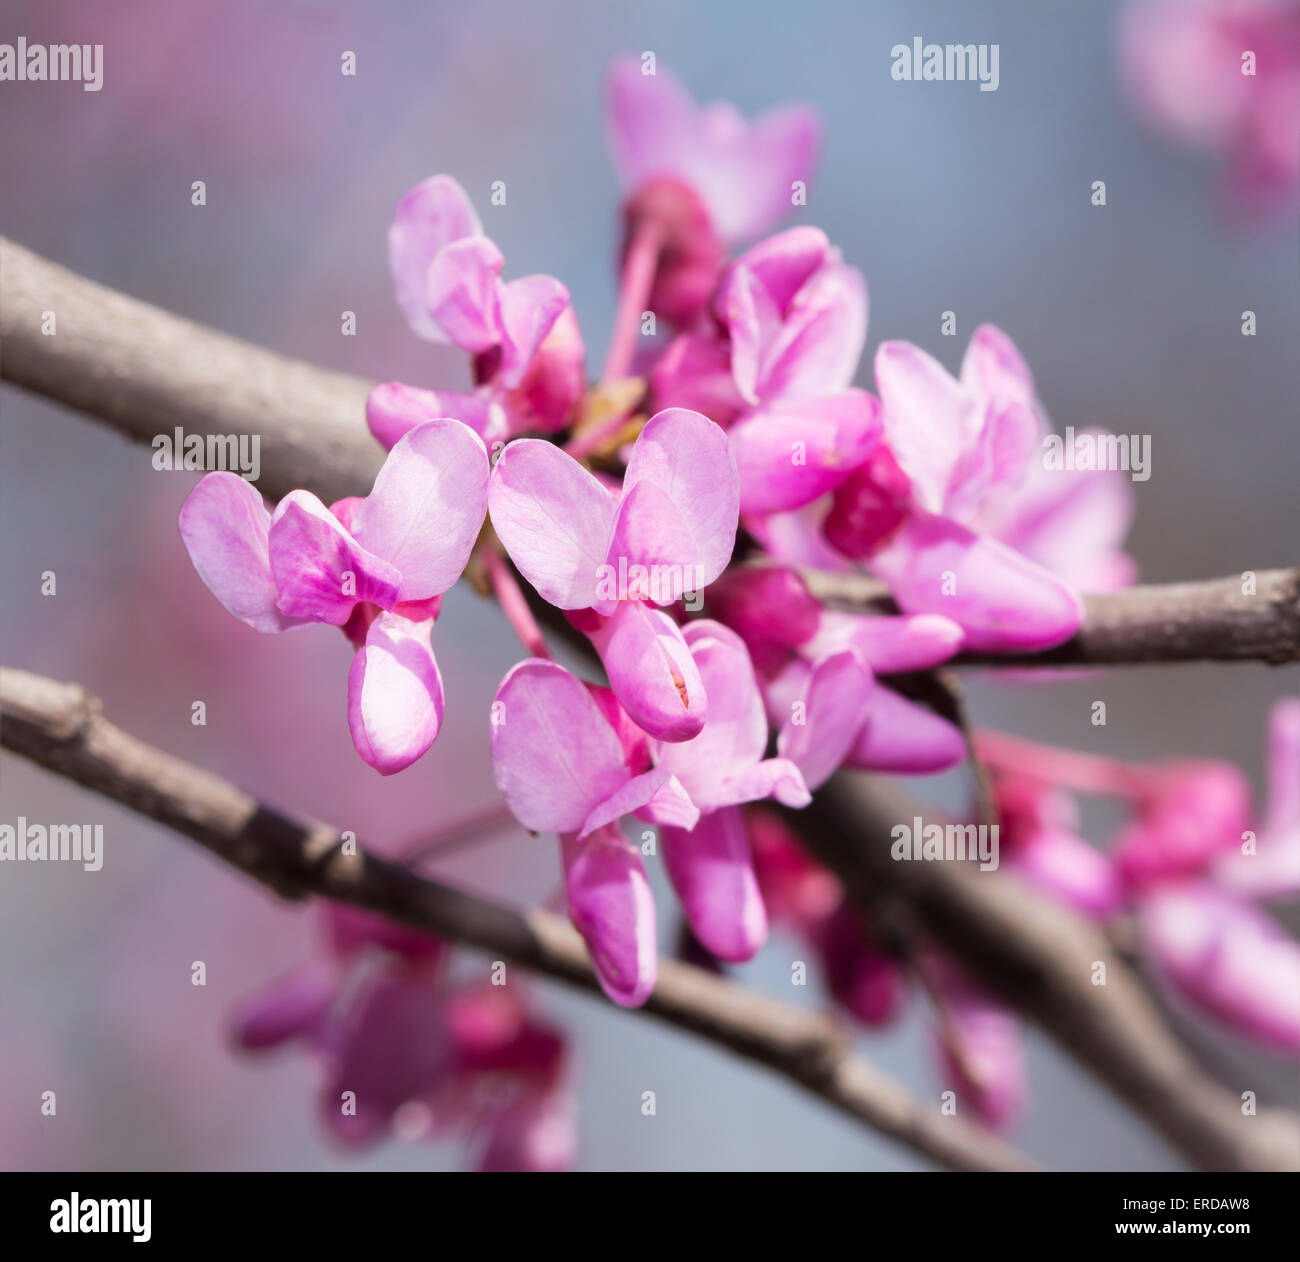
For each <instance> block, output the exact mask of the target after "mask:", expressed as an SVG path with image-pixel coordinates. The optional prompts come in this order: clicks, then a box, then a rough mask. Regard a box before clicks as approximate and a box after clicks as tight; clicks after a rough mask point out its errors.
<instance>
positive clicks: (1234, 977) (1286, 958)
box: [1139, 883, 1300, 1056]
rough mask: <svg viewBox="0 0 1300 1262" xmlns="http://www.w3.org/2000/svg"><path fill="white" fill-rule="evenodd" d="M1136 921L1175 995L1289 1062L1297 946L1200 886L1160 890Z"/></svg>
mask: <svg viewBox="0 0 1300 1262" xmlns="http://www.w3.org/2000/svg"><path fill="white" fill-rule="evenodd" d="M1139 914H1140V919H1141V925H1142V933H1143V942H1144V945H1145V947H1146V949H1147V950H1148V951H1150V952H1151V954H1152V955H1153V956H1154V958H1155V960H1156V962H1157V964H1158V965H1159V967H1160V969H1161V970H1162V972H1163V973H1164V974H1165V976H1166V977H1168V979H1169V980H1170V981H1171V982H1173V984H1174V985H1175V986H1177V988H1178V989H1179V991H1180V992H1181V993H1182V994H1184V995H1185V996H1186V997H1187V998H1188V999H1190V1000H1191V1001H1192V1002H1193V1003H1194V1004H1196V1006H1197V1007H1199V1008H1201V1009H1202V1010H1203V1011H1205V1012H1207V1013H1209V1014H1210V1015H1211V1016H1212V1017H1216V1018H1217V1019H1218V1020H1220V1021H1223V1022H1224V1023H1226V1024H1227V1025H1229V1026H1230V1027H1231V1028H1232V1029H1234V1030H1236V1031H1237V1033H1239V1034H1241V1035H1244V1036H1245V1037H1246V1038H1249V1039H1251V1040H1252V1041H1254V1042H1256V1043H1260V1044H1263V1045H1264V1046H1265V1047H1271V1048H1275V1049H1276V1050H1278V1051H1280V1052H1286V1053H1289V1054H1290V1055H1292V1056H1294V1055H1295V1052H1296V1047H1297V1046H1298V1045H1300V946H1298V945H1297V944H1296V942H1295V940H1294V939H1293V938H1291V937H1290V936H1289V935H1288V934H1287V933H1286V932H1285V931H1284V930H1283V929H1282V928H1281V927H1280V926H1279V925H1278V924H1277V923H1276V922H1274V921H1273V920H1271V919H1270V918H1269V917H1268V916H1265V915H1263V914H1262V913H1260V912H1258V911H1256V910H1255V909H1254V908H1253V907H1252V906H1251V905H1250V904H1249V903H1246V902H1242V901H1239V900H1237V899H1236V898H1233V897H1232V896H1230V895H1227V894H1224V893H1222V892H1220V891H1218V890H1216V889H1215V888H1214V887H1213V886H1211V885H1208V884H1200V883H1198V884H1189V885H1176V886H1172V887H1161V888H1159V889H1158V890H1157V891H1156V892H1155V893H1154V894H1153V895H1152V896H1151V897H1149V898H1147V899H1144V900H1143V901H1142V902H1141V903H1140V904H1139Z"/></svg>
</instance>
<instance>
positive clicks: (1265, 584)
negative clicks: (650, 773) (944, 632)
mask: <svg viewBox="0 0 1300 1262" xmlns="http://www.w3.org/2000/svg"><path fill="white" fill-rule="evenodd" d="M803 576H804V580H805V581H806V582H807V584H808V587H809V589H810V590H811V591H812V593H813V594H814V595H815V596H817V597H819V598H820V599H822V600H824V601H826V602H827V603H829V604H832V605H834V606H836V607H837V608H841V609H856V610H864V611H871V612H879V611H881V610H893V609H894V608H896V606H894V605H893V602H892V601H890V600H889V596H888V592H887V590H886V589H884V588H883V587H882V585H881V584H880V583H879V582H878V581H877V580H876V579H873V578H871V577H869V576H867V575H865V574H856V573H855V574H833V573H830V572H827V571H824V570H816V571H809V570H804V571H803ZM1245 586H1246V580H1245V575H1244V574H1231V575H1229V576H1228V577H1227V578H1214V579H1207V580H1204V581H1201V582H1195V583H1160V584H1153V585H1148V586H1145V587H1129V588H1125V589H1124V590H1122V591H1115V592H1101V593H1096V594H1093V595H1090V596H1086V597H1085V598H1084V605H1085V607H1086V609H1087V615H1086V617H1085V619H1084V623H1083V626H1082V627H1080V628H1079V631H1078V632H1077V634H1076V635H1074V636H1073V638H1071V639H1069V640H1067V641H1066V642H1065V643H1064V644H1060V645H1057V647H1056V648H1054V649H1048V650H1047V651H1046V652H1042V653H1032V654H1026V655H1023V656H1021V655H1017V656H1014V657H1013V656H1008V655H1006V654H995V653H962V654H959V655H958V656H957V657H955V658H954V659H953V662H952V664H953V665H954V666H1007V665H1029V666H1121V665H1135V664H1138V663H1143V662H1237V661H1246V660H1256V661H1261V662H1268V663H1270V664H1272V665H1279V664H1281V663H1283V662H1296V661H1300V568H1297V569H1287V570H1260V571H1258V572H1256V573H1255V574H1254V585H1253V588H1252V589H1251V591H1252V594H1250V595H1246V594H1245V592H1244V591H1243V588H1244V587H1245Z"/></svg>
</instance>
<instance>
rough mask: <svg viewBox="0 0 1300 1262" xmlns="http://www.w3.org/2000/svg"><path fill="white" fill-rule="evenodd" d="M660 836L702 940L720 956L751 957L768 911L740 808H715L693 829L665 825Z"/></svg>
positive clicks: (763, 938)
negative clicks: (686, 830)
mask: <svg viewBox="0 0 1300 1262" xmlns="http://www.w3.org/2000/svg"><path fill="white" fill-rule="evenodd" d="M661 837H662V842H663V856H664V863H665V865H666V866H667V868H668V877H669V880H671V881H672V883H673V889H674V890H676V891H677V897H678V899H680V900H681V904H682V909H683V910H684V911H685V912H686V919H687V920H688V921H689V922H690V926H691V929H692V930H693V932H694V933H695V936H696V938H698V939H699V941H700V943H701V945H703V946H704V948H705V949H706V950H708V951H709V952H711V953H712V954H713V955H714V956H716V957H717V958H718V959H720V960H730V961H732V962H733V963H740V962H742V961H744V960H748V959H752V958H753V956H754V954H755V952H756V951H757V950H758V948H759V947H761V946H762V945H763V943H764V942H765V941H766V940H767V911H766V909H765V907H764V905H763V896H762V893H761V892H760V891H759V888H758V878H757V877H756V876H755V875H754V861H753V857H752V856H751V854H750V851H749V841H748V839H747V838H746V836H745V823H744V820H743V818H742V817H741V814H740V811H739V810H738V809H737V808H736V807H734V806H728V807H724V808H723V809H722V810H719V811H711V812H709V813H707V814H705V815H703V816H701V818H700V822H699V823H698V824H696V826H695V828H694V829H693V830H692V831H690V832H685V831H683V830H682V829H680V828H665V829H664V830H663V832H662V835H661Z"/></svg>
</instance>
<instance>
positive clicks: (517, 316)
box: [500, 275, 569, 390]
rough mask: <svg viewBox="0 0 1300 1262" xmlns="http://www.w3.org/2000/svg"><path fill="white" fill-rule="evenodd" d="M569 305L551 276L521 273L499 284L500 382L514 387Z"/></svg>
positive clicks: (509, 388) (558, 283)
mask: <svg viewBox="0 0 1300 1262" xmlns="http://www.w3.org/2000/svg"><path fill="white" fill-rule="evenodd" d="M568 305H569V291H568V290H567V289H566V288H565V287H564V286H563V285H562V284H561V283H560V282H559V281H558V280H556V279H555V277H554V276H541V275H538V276H521V277H519V279H518V280H512V281H510V283H509V284H506V285H502V286H501V331H502V338H501V370H500V371H501V383H502V384H503V385H504V386H505V387H506V388H507V389H508V390H513V389H515V388H516V387H517V386H518V385H519V383H520V382H521V381H523V379H524V374H525V373H526V372H527V371H528V368H529V366H530V365H531V364H532V362H533V357H534V356H535V355H536V354H537V351H538V349H539V348H540V347H541V345H542V343H543V342H544V341H546V339H547V337H548V336H549V335H550V332H551V330H552V329H553V328H554V327H555V322H556V321H557V320H558V319H559V318H560V316H561V315H563V314H564V309H565V308H566V307H567V306H568Z"/></svg>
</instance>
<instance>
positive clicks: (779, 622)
mask: <svg viewBox="0 0 1300 1262" xmlns="http://www.w3.org/2000/svg"><path fill="white" fill-rule="evenodd" d="M709 606H710V608H711V609H712V610H713V612H714V613H715V614H717V616H718V617H719V619H720V620H721V621H723V622H725V623H727V624H729V625H730V626H732V627H733V628H734V629H735V630H736V631H737V632H739V634H740V635H741V637H742V638H743V639H744V640H745V643H746V644H747V645H748V647H749V650H750V653H751V655H752V657H753V659H754V662H755V665H756V667H757V669H758V671H759V675H760V678H761V680H762V683H763V691H764V696H765V699H766V702H767V710H768V715H769V717H770V718H771V720H772V722H773V723H774V724H776V725H778V726H779V728H780V734H779V736H778V738H777V751H778V752H779V753H780V754H781V755H782V756H783V757H785V758H789V759H790V760H792V761H793V762H794V763H795V764H796V765H797V766H798V767H799V769H800V771H802V772H803V776H804V780H805V781H806V783H807V785H808V787H809V788H810V789H815V788H817V787H818V786H820V785H821V784H822V783H824V782H825V781H826V779H827V778H829V776H830V775H831V773H832V772H833V771H835V770H836V768H837V767H839V766H841V765H842V764H844V765H848V766H850V767H860V768H864V769H869V770H875V771H892V772H897V773H903V774H926V773H930V772H935V771H941V770H944V769H945V768H947V767H951V766H953V765H954V764H956V763H958V762H960V761H961V760H962V759H963V758H964V757H965V753H966V750H965V742H964V740H963V738H962V735H961V733H960V732H959V731H958V730H957V729H956V728H955V727H954V726H953V725H952V724H951V723H949V722H948V721H947V720H946V719H942V718H940V717H939V716H938V715H936V714H934V713H933V712H932V711H930V710H928V709H925V708H924V707H922V706H919V705H916V704H914V703H913V702H911V701H909V700H907V699H906V698H905V697H903V696H901V695H900V694H899V693H897V692H895V691H894V690H893V689H892V688H888V687H884V686H878V685H877V684H876V683H875V672H876V671H879V672H880V673H882V674H892V673H898V672H905V671H915V670H927V669H929V668H931V667H933V666H937V665H939V664H940V663H941V662H944V661H946V660H947V659H948V658H949V657H951V656H952V655H953V654H954V653H955V652H956V651H957V649H958V648H959V647H960V646H961V642H962V633H961V629H960V628H959V627H958V626H957V625H956V624H955V623H952V622H950V621H948V619H946V618H942V617H939V616H937V615H934V614H922V615H918V616H915V617H888V616H883V615H882V616H874V615H858V614H848V613H840V612H837V611H833V610H827V609H823V608H822V606H821V604H820V602H818V601H817V600H816V599H815V598H814V597H813V595H812V593H811V592H809V591H808V588H807V586H806V585H805V584H804V582H803V580H802V579H801V578H800V577H799V576H798V575H797V574H795V573H794V572H793V571H792V570H787V569H782V568H779V567H775V566H770V567H769V566H756V567H751V568H746V569H737V570H733V571H732V572H731V573H729V574H727V575H726V576H725V577H724V578H723V579H722V580H721V581H720V582H719V583H717V584H716V585H715V586H714V588H713V589H712V590H711V591H710V593H709Z"/></svg>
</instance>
